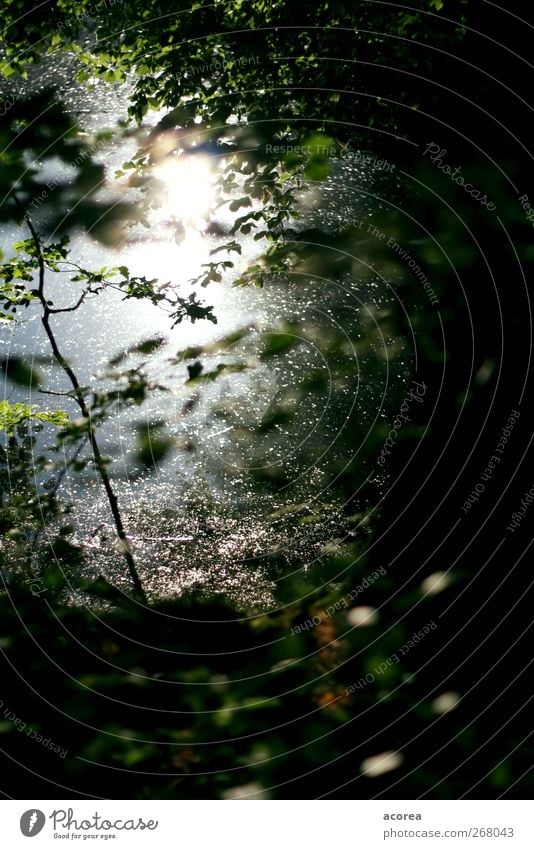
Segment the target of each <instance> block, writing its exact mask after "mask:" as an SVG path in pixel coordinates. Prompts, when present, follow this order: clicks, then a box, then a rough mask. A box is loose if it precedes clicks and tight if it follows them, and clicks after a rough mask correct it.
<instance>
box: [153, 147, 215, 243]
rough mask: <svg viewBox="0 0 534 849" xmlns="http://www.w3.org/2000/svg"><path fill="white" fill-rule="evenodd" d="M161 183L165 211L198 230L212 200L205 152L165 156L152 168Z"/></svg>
mask: <svg viewBox="0 0 534 849" xmlns="http://www.w3.org/2000/svg"><path fill="white" fill-rule="evenodd" d="M154 175H155V176H156V177H157V179H158V180H160V181H161V182H162V183H163V184H164V186H165V192H166V202H165V206H164V210H165V212H166V213H167V214H169V215H172V216H173V217H174V218H177V219H179V220H180V221H182V222H183V223H184V224H187V225H189V226H190V227H195V228H196V229H199V230H202V229H204V227H205V224H206V217H207V215H208V212H209V209H210V204H211V202H212V200H213V181H214V175H213V171H212V167H211V160H210V159H209V157H207V156H202V155H201V154H195V155H192V156H190V155H189V156H188V155H184V156H169V157H167V158H166V159H165V160H164V161H163V162H162V163H160V164H159V165H157V166H156V167H155V169H154Z"/></svg>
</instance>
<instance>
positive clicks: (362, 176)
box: [3, 69, 404, 608]
mask: <svg viewBox="0 0 534 849" xmlns="http://www.w3.org/2000/svg"><path fill="white" fill-rule="evenodd" d="M56 71H57V69H56ZM57 73H59V71H57ZM76 97H77V98H78V103H79V94H77V95H76ZM95 98H96V99H95ZM95 98H93V96H91V105H92V107H93V108H94V104H95V102H96V103H97V104H98V102H99V100H98V91H97V94H96V95H95ZM106 102H107V101H106ZM82 106H83V103H82ZM78 108H82V107H81V106H79V105H78ZM122 108H123V105H122V104H121V102H120V101H119V103H118V104H117V105H116V106H115V107H114V108H113V109H112V111H111V114H110V113H109V110H106V111H107V121H106V123H107V124H108V125H110V124H111V123H112V122H113V119H114V118H117V117H118V116H119V113H120V112H121V110H122ZM89 123H91V122H90V121H89V120H86V125H88V124H89ZM96 123H98V121H97V122H96ZM90 129H92V127H91V128H90ZM122 158H124V155H123V156H122ZM120 161H121V152H120V151H117V150H114V152H113V154H110V155H109V162H108V164H109V165H110V170H111V171H112V170H113V168H115V167H116V166H117V164H119V163H120ZM192 161H193V163H195V162H196V164H193V165H192V166H191V167H190V170H189V172H187V171H185V172H184V170H183V169H184V168H185V169H187V167H188V166H187V163H186V162H185V161H184V165H183V166H182V165H181V164H180V165H178V166H176V165H168V166H162V168H161V172H160V174H159V176H160V177H161V178H162V179H163V180H167V182H169V183H171V182H172V185H169V188H170V192H169V201H168V203H169V205H170V206H169V208H168V209H167V210H166V211H167V212H170V211H173V212H175V213H178V214H182V213H184V212H185V211H187V210H188V211H189V214H190V215H189V217H190V221H189V223H188V225H187V227H186V231H185V238H183V240H182V241H181V243H180V244H177V242H176V241H175V239H174V231H173V230H172V228H169V227H167V226H166V225H165V224H164V223H161V224H160V225H159V226H158V227H155V228H153V229H152V230H150V231H149V232H147V233H146V235H144V236H141V235H140V236H139V238H137V240H136V241H134V242H133V243H131V244H128V245H127V246H125V247H124V248H123V249H122V250H121V251H119V252H116V251H113V250H111V249H108V248H103V247H102V246H101V245H99V244H97V243H96V242H94V241H93V240H92V239H91V238H90V237H88V236H82V237H80V236H77V237H75V238H73V240H72V248H73V256H74V257H75V258H78V259H79V260H80V261H81V262H83V264H84V265H85V266H86V267H92V266H101V265H103V264H107V265H119V264H124V265H127V266H128V267H129V268H130V271H131V273H132V274H137V275H146V276H147V277H149V278H152V277H157V278H158V279H160V280H161V281H162V282H165V281H167V280H171V281H172V283H173V286H176V287H177V288H178V290H179V291H184V292H187V293H188V292H190V291H191V289H190V286H189V284H188V282H187V281H188V280H189V279H190V278H191V277H193V276H194V275H196V274H197V273H198V272H199V267H200V265H201V264H202V263H203V262H207V261H208V260H209V256H210V249H211V248H213V247H214V246H216V245H217V244H219V243H220V242H221V239H220V238H219V239H216V238H214V237H209V236H207V235H206V234H205V233H203V232H202V224H201V222H200V218H201V216H202V214H203V212H204V210H205V207H206V205H207V204H208V203H209V193H210V180H211V176H210V169H209V165H207V163H206V160H205V159H202V160H200V159H198V160H195V158H194V157H193V158H192ZM184 173H187V174H188V176H187V177H186V178H185V179H184ZM362 183H364V184H365V185H367V186H368V187H369V186H370V185H372V175H371V174H370V173H369V172H367V171H365V169H363V168H359V169H354V168H352V169H350V168H349V167H348V166H346V165H342V166H340V167H339V169H338V171H337V174H336V175H335V176H333V177H332V178H330V179H329V180H328V181H327V183H326V184H325V185H324V187H323V189H322V191H321V192H315V193H314V197H313V198H312V200H311V201H310V203H309V206H310V209H309V210H308V213H307V214H308V217H309V221H310V222H314V221H315V222H316V221H317V220H318V219H319V218H321V219H322V220H323V221H324V220H327V221H328V224H329V225H330V226H331V227H333V228H335V227H336V226H337V227H342V226H344V224H346V222H347V221H348V220H350V216H351V215H352V216H354V215H355V213H356V211H357V212H358V214H359V215H362V214H367V212H368V209H367V210H362V206H361V204H362V201H361V199H360V198H359V197H358V192H357V188H358V186H359V185H361V184H362ZM368 208H369V207H368ZM164 212H165V210H164ZM223 223H224V220H223ZM3 235H4V237H5V239H6V241H7V242H8V243H9V241H13V239H14V238H20V237H21V235H23V237H25V235H26V234H22V231H17V229H16V228H5V232H4V234H3ZM239 241H240V242H241V244H242V249H243V257H244V259H245V260H246V259H249V258H251V257H253V256H255V255H256V254H259V253H261V251H262V249H263V248H264V245H262V244H261V243H258V242H254V241H253V239H252V238H251V237H246V238H242V239H240V240H239ZM237 273H238V270H237V269H236V270H235V274H234V276H236V275H237ZM231 279H232V278H231V277H229V279H228V281H225V282H223V283H215V284H211V285H210V286H209V287H208V289H207V290H205V292H204V290H201V292H202V293H203V294H205V298H206V302H207V303H209V304H211V305H213V306H214V308H215V314H216V316H217V320H218V324H217V325H216V326H214V325H213V324H211V323H209V322H207V321H203V322H199V323H196V324H194V325H191V324H189V323H185V322H184V323H182V324H180V325H179V326H177V327H176V328H175V329H174V330H170V327H169V321H168V317H167V316H166V315H165V314H163V313H162V312H161V311H160V310H158V309H156V308H155V307H153V306H151V305H147V304H146V303H145V302H135V301H128V302H124V301H123V300H122V299H121V296H120V295H118V294H116V293H112V292H108V293H106V295H105V297H101V298H100V297H99V298H96V299H94V300H92V301H90V302H88V303H86V304H85V305H84V307H83V309H82V310H80V311H78V312H77V313H74V314H71V315H68V316H65V315H63V316H58V317H57V318H56V319H55V322H54V326H55V328H57V335H58V338H59V340H60V346H61V348H62V350H63V351H64V352H65V354H67V355H68V357H69V359H70V360H71V361H72V362H73V364H74V366H75V368H76V370H77V372H78V374H79V377H80V380H81V382H82V383H87V384H90V385H92V384H95V383H96V378H95V375H97V374H98V372H99V371H102V369H103V368H105V366H106V363H107V361H108V360H109V359H110V358H111V357H113V356H114V355H116V354H117V353H119V352H121V351H124V350H125V349H126V348H128V347H129V346H131V345H132V344H135V343H139V342H140V341H141V340H143V339H147V338H149V337H153V336H154V335H156V334H162V335H164V336H165V338H166V343H165V345H164V346H162V348H161V350H160V351H159V352H158V353H157V354H156V355H155V356H154V358H153V360H152V361H151V365H150V369H151V371H152V372H153V374H154V376H157V377H158V379H160V380H161V381H162V382H166V383H167V384H168V385H169V387H170V389H171V392H170V393H155V394H154V396H153V397H151V398H150V399H149V400H148V402H147V403H146V405H145V406H144V407H143V408H142V409H141V410H139V409H135V410H134V411H132V410H130V411H125V412H124V413H123V414H121V415H119V416H116V417H115V418H114V419H113V420H112V421H110V422H108V423H107V424H106V425H105V426H104V427H103V428H102V431H101V442H102V445H103V448H104V450H105V452H106V453H107V454H108V455H109V456H111V457H112V458H113V459H114V463H113V465H112V467H111V471H112V474H113V477H114V480H115V484H116V488H117V490H118V493H119V497H120V502H121V506H122V509H123V512H124V515H125V518H126V525H127V528H128V532H129V534H130V537H131V540H132V545H133V549H134V553H135V554H136V556H137V559H138V562H139V566H140V572H141V574H142V578H143V581H144V582H145V584H146V586H147V589H148V591H149V593H150V594H153V595H166V594H174V593H177V592H180V591H183V590H184V589H188V588H192V587H196V588H201V589H203V590H205V591H207V592H224V593H225V594H226V595H228V596H229V597H231V599H232V600H233V601H234V602H236V603H238V604H241V605H243V606H247V607H248V608H251V607H260V606H268V605H269V604H271V603H272V600H273V588H274V586H275V584H274V583H273V581H274V580H275V579H276V574H275V572H276V570H275V572H273V570H272V568H270V566H271V567H272V564H273V563H275V564H277V568H282V569H283V570H286V571H291V570H292V569H293V568H294V566H295V567H298V568H302V565H303V564H304V569H305V568H306V565H307V564H310V563H312V562H314V561H315V560H316V559H317V558H320V556H321V553H322V551H323V546H324V545H325V543H326V542H327V541H330V542H329V544H330V545H331V540H332V538H336V535H339V534H340V533H341V534H342V533H344V527H343V522H342V521H341V520H340V519H339V516H338V510H339V505H338V504H337V503H336V500H335V499H333V498H332V497H331V495H330V494H329V491H328V484H329V480H328V475H327V473H326V470H325V457H327V456H328V453H329V452H330V456H331V454H332V451H334V452H335V451H336V450H338V449H337V445H336V440H337V438H338V436H339V434H340V432H342V430H343V428H344V427H345V424H346V422H347V421H348V420H349V417H350V415H351V410H352V411H353V410H354V409H355V408H356V409H357V411H358V415H359V417H360V419H361V421H362V422H366V421H368V422H369V426H371V424H372V422H373V420H374V419H375V418H376V416H377V415H379V414H380V410H381V405H382V402H383V398H384V392H385V389H384V387H387V385H388V381H390V380H391V379H392V376H391V375H390V374H389V371H388V367H387V364H386V366H385V367H384V374H383V375H382V379H381V380H380V381H376V382H372V381H369V380H366V379H365V371H366V363H365V360H363V361H361V360H360V361H358V360H357V358H356V357H355V358H354V370H353V372H352V374H348V375H347V374H341V373H340V374H337V373H336V368H337V363H336V360H335V357H334V358H332V356H330V355H329V354H328V352H327V353H326V354H325V352H324V351H322V350H321V347H322V344H323V341H324V340H323V339H322V338H321V336H324V338H327V337H328V334H329V333H330V332H332V329H333V328H334V327H336V326H337V325H340V326H341V328H342V330H345V329H346V330H348V331H349V335H352V336H354V334H355V332H356V329H357V325H358V321H359V315H360V310H361V308H362V306H363V305H365V304H366V303H367V302H369V301H371V302H372V303H373V304H374V305H379V304H380V303H387V298H388V297H389V296H388V293H387V292H386V291H385V290H383V289H381V288H380V286H381V284H380V281H379V279H378V278H376V279H375V278H373V279H372V280H367V281H365V282H364V281H360V280H356V279H354V278H351V279H348V280H346V281H344V285H343V286H341V285H340V284H338V283H335V284H333V285H332V286H331V287H326V286H325V284H324V282H323V281H321V280H314V279H313V278H312V277H310V278H309V279H302V278H299V279H294V280H292V279H289V280H287V281H285V282H284V283H280V282H279V283H276V284H274V283H273V285H272V286H268V287H266V288H265V289H264V290H262V291H258V290H257V289H254V288H247V289H236V288H232V286H231ZM377 284H378V288H377ZM50 287H51V288H53V289H54V300H55V301H56V299H57V302H62V301H63V299H66V300H65V303H69V293H68V283H66V282H65V280H64V279H63V280H58V279H56V280H53V281H51V283H50ZM288 321H291V322H293V326H294V328H295V331H294V332H295V333H297V334H300V335H301V336H302V343H301V344H299V345H298V346H296V347H295V348H294V349H293V350H291V351H289V352H288V353H286V354H284V355H283V356H281V357H279V358H273V360H271V361H270V362H262V361H261V360H258V358H257V352H258V345H260V344H261V333H260V331H261V330H262V329H267V328H272V327H275V328H276V327H277V326H281V325H282V324H283V323H284V322H285V323H287V322H288ZM340 323H341V324H340ZM246 326H248V327H250V328H253V330H252V333H251V338H250V340H249V341H248V342H244V343H243V344H242V345H241V347H239V346H237V347H236V349H235V350H233V351H232V352H231V355H232V356H234V357H235V356H236V355H239V356H240V357H241V358H244V359H245V360H246V359H247V358H248V359H249V360H251V359H254V363H255V364H254V367H253V368H247V370H246V371H244V372H243V373H239V374H227V375H225V376H223V377H221V378H219V379H218V380H217V381H215V382H214V383H213V384H211V385H207V386H206V387H205V388H203V389H202V390H199V389H198V388H191V387H189V386H186V385H185V378H186V377H187V371H186V368H185V365H184V364H181V365H179V366H177V365H176V364H172V363H171V362H170V359H171V357H172V356H173V355H175V354H176V352H177V351H178V350H183V349H184V348H185V347H187V346H189V345H193V344H194V345H203V344H206V343H209V342H212V341H214V340H216V339H218V338H220V337H222V336H225V335H226V334H228V333H230V332H231V331H234V330H236V329H239V328H242V327H246ZM6 344H7V346H8V347H9V351H10V354H11V355H13V354H19V355H20V354H23V355H24V356H25V357H26V358H35V357H41V358H42V357H44V356H46V354H47V353H48V349H47V344H46V340H45V338H44V334H43V331H42V328H41V326H40V323H39V320H38V316H37V314H36V312H35V311H33V313H32V310H29V312H28V316H27V317H26V319H25V320H24V322H22V323H21V325H20V326H19V327H18V328H17V329H16V330H15V332H14V333H13V334H12V335H11V336H10V337H9V340H8V342H7V343H4V349H5V347H6ZM255 346H256V347H255ZM227 360H228V355H225V356H222V355H221V354H212V355H207V356H204V357H203V358H202V361H203V363H205V367H206V368H208V367H212V368H213V367H216V366H217V365H218V364H220V363H221V362H226V361H227ZM39 368H40V370H41V372H42V373H43V375H44V376H45V378H46V386H47V388H48V389H53V390H55V391H58V390H60V389H65V386H66V384H65V381H64V379H63V375H61V374H58V372H57V369H55V368H54V367H53V366H49V365H48V366H47V365H41V366H39ZM398 369H399V372H398V374H399V377H400V376H401V374H402V372H403V369H404V365H403V363H402V362H401V363H399V364H398ZM310 373H313V374H316V375H319V376H321V375H323V377H324V375H326V378H325V380H324V386H325V388H324V390H321V391H317V390H314V391H309V392H306V391H300V390H299V393H295V392H294V391H293V389H294V387H295V386H297V385H300V384H299V381H300V382H301V381H302V379H303V376H304V375H306V374H310ZM323 373H324V374H323ZM362 375H363V380H362V379H361V378H362ZM395 379H396V378H395ZM297 396H298V397H297ZM280 399H282V401H283V403H285V404H286V405H291V404H295V403H297V400H298V404H297V408H296V412H295V410H293V419H292V421H291V423H290V424H289V423H287V424H284V423H283V422H282V423H281V424H280V425H277V426H276V427H273V428H271V430H270V431H269V432H266V433H265V434H264V435H263V436H262V437H261V438H258V432H257V429H258V427H260V428H261V424H262V422H264V421H265V420H266V418H268V414H269V410H271V409H273V408H274V407H273V405H276V403H277V402H278V401H280ZM31 402H32V403H39V404H42V396H37V397H33V398H31ZM162 420H163V421H165V428H166V434H167V435H168V437H169V438H170V439H171V440H172V441H173V444H174V446H175V449H176V450H174V451H172V452H171V453H170V455H169V456H168V457H167V459H166V460H165V461H164V462H162V463H161V464H160V465H159V466H158V467H157V469H156V470H155V471H152V472H148V471H147V470H146V469H145V468H143V466H142V465H140V464H139V462H138V461H137V459H136V450H135V449H136V444H135V435H136V428H138V427H139V425H140V424H141V425H142V424H145V425H146V426H147V427H149V428H150V427H152V426H153V425H154V423H157V422H159V421H162ZM303 446H305V452H304V451H303ZM303 453H304V454H305V459H303ZM346 460H347V461H348V460H349V456H347V457H346ZM257 469H261V470H263V471H265V470H266V469H267V470H274V471H276V470H277V469H283V470H284V473H285V475H286V477H287V478H288V480H289V483H288V484H287V485H285V487H284V489H283V491H281V492H280V493H279V494H278V495H275V494H273V491H272V490H270V489H269V488H266V489H262V488H261V487H258V485H257V481H256V479H255V478H254V475H253V474H252V473H253V472H254V471H255V470H257ZM63 492H64V497H65V498H66V500H67V501H69V500H72V502H73V517H74V519H75V524H76V526H77V528H78V535H79V539H80V541H83V543H84V544H85V545H86V547H87V550H88V552H89V558H88V566H87V571H88V573H89V574H94V575H96V574H98V573H101V572H104V573H105V574H106V575H107V576H108V578H110V579H111V580H113V581H115V582H116V583H118V584H122V585H123V586H125V587H126V586H127V580H126V578H125V576H124V569H123V562H122V557H121V555H120V553H119V552H118V551H117V550H116V548H115V544H114V541H113V533H112V528H111V525H110V521H109V515H108V507H107V503H106V502H105V500H104V498H103V496H102V491H101V488H100V485H99V483H98V482H97V481H96V480H94V479H91V478H90V476H89V475H87V474H86V475H83V476H77V475H72V474H70V473H68V474H67V475H66V477H65V481H64V484H63ZM269 564H270V565H269Z"/></svg>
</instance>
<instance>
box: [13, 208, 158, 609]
mask: <svg viewBox="0 0 534 849" xmlns="http://www.w3.org/2000/svg"><path fill="white" fill-rule="evenodd" d="M14 199H15V202H16V204H17V206H18V207H19V208H20V209H21V210H22V212H23V213H24V220H25V221H26V224H27V225H28V229H29V231H30V233H31V237H32V239H33V242H34V244H35V247H36V250H37V262H38V266H39V284H38V289H37V294H38V298H39V300H40V302H41V306H42V308H43V314H42V316H41V321H42V324H43V327H44V329H45V333H46V335H47V336H48V341H49V342H50V347H51V348H52V353H53V355H54V358H55V359H56V361H57V363H58V364H59V365H60V367H61V368H62V369H63V371H64V372H65V374H66V375H67V377H68V378H69V380H70V382H71V385H72V388H73V390H74V395H73V396H72V397H73V400H74V401H75V402H76V403H77V404H78V407H79V408H80V411H81V414H82V416H83V417H84V419H87V421H88V439H89V442H90V443H91V448H92V450H93V455H94V458H95V465H96V468H97V470H98V473H99V475H100V480H101V481H102V484H103V486H104V489H105V491H106V495H107V499H108V502H109V506H110V509H111V513H112V516H113V521H114V523H115V530H116V532H117V536H118V538H119V541H120V544H121V547H122V550H123V553H124V559H125V560H126V564H127V566H128V570H129V572H130V575H131V578H132V581H133V585H134V587H135V591H136V594H137V595H138V597H139V599H140V600H141V601H142V602H144V603H146V600H147V599H146V595H145V591H144V589H143V585H142V583H141V579H140V577H139V573H138V571H137V567H136V565H135V560H134V558H133V554H132V551H131V547H130V543H129V541H128V537H127V535H126V532H125V530H124V524H123V521H122V516H121V512H120V508H119V503H118V500H117V496H116V494H115V491H114V489H113V486H112V484H111V479H110V477H109V475H108V473H107V470H106V466H105V463H104V460H103V457H102V453H101V451H100V446H99V444H98V441H97V438H96V435H95V432H94V430H93V428H92V425H91V411H90V409H89V408H88V406H87V404H86V402H85V397H84V394H83V390H82V388H81V386H80V383H79V381H78V378H77V377H76V375H75V373H74V371H73V370H72V368H71V366H70V365H69V363H68V361H67V360H66V359H65V357H64V356H63V354H62V353H61V351H60V348H59V346H58V343H57V340H56V337H55V335H54V331H53V330H52V327H51V325H50V316H51V315H52V314H53V313H54V312H60V310H53V309H51V308H50V306H49V305H48V303H47V301H46V298H45V293H44V289H45V272H46V266H45V260H44V257H43V254H42V250H41V241H40V239H39V236H38V234H37V231H36V230H35V227H34V226H33V222H32V220H31V218H30V216H29V215H28V213H27V212H26V210H25V209H24V207H23V205H22V204H21V202H20V200H19V199H18V198H17V197H16V195H14Z"/></svg>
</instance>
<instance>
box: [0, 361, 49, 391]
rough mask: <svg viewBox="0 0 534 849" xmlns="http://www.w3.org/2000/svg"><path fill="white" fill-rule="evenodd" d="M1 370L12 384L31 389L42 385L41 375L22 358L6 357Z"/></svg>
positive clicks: (1, 362) (0, 367)
mask: <svg viewBox="0 0 534 849" xmlns="http://www.w3.org/2000/svg"><path fill="white" fill-rule="evenodd" d="M0 369H2V371H3V372H4V374H5V375H6V377H7V378H8V379H9V380H11V382H12V383H16V384H17V385H18V386H26V387H29V388H31V387H36V386H40V385H41V378H40V377H39V374H38V373H37V372H36V371H34V369H33V368H32V367H31V366H29V365H28V364H27V363H25V362H24V360H22V359H20V357H5V358H4V359H3V360H1V361H0Z"/></svg>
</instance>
